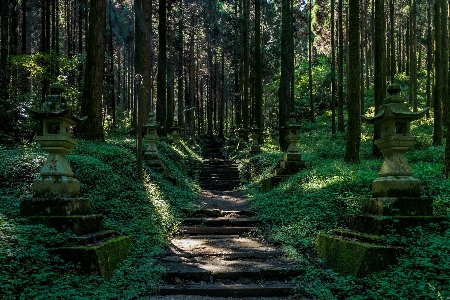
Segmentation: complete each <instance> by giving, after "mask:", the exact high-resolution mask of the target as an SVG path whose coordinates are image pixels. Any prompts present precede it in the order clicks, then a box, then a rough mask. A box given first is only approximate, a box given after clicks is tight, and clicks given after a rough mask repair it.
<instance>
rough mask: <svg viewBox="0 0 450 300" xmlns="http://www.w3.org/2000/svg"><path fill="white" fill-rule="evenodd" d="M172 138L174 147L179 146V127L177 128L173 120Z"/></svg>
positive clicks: (176, 122)
mask: <svg viewBox="0 0 450 300" xmlns="http://www.w3.org/2000/svg"><path fill="white" fill-rule="evenodd" d="M171 129H172V137H173V143H174V144H175V145H179V144H180V139H181V136H180V126H178V120H175V124H174V126H172V128H171Z"/></svg>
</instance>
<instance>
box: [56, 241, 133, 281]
mask: <svg viewBox="0 0 450 300" xmlns="http://www.w3.org/2000/svg"><path fill="white" fill-rule="evenodd" d="M130 246H131V238H130V237H129V236H119V237H114V238H110V239H108V240H106V241H103V242H101V243H99V244H93V245H85V246H73V247H60V248H56V249H54V252H55V253H56V254H58V255H59V256H60V257H61V258H62V259H64V260H66V261H71V262H74V263H79V264H80V268H81V269H80V271H81V273H83V274H89V275H96V276H101V277H103V278H105V279H109V278H111V277H112V276H113V274H114V271H115V270H116V268H117V266H118V265H119V264H120V263H121V262H122V261H124V260H125V259H126V257H127V255H128V251H129V249H130Z"/></svg>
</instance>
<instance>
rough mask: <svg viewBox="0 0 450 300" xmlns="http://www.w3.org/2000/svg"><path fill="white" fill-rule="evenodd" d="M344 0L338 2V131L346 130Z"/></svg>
mask: <svg viewBox="0 0 450 300" xmlns="http://www.w3.org/2000/svg"><path fill="white" fill-rule="evenodd" d="M342 2H343V0H339V2H338V32H339V33H338V35H339V58H338V89H339V90H338V131H339V132H344V128H345V126H344V28H343V16H342V14H343V8H342V6H343V3H342Z"/></svg>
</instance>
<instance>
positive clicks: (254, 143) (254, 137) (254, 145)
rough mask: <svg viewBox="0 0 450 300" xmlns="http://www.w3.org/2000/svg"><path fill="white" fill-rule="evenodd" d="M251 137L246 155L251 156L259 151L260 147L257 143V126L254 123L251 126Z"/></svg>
mask: <svg viewBox="0 0 450 300" xmlns="http://www.w3.org/2000/svg"><path fill="white" fill-rule="evenodd" d="M251 138H252V145H251V146H250V150H249V152H248V155H247V156H253V155H256V154H259V153H261V147H260V146H259V144H258V138H259V128H258V126H256V125H253V126H252V134H251Z"/></svg>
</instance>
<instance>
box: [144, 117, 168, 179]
mask: <svg viewBox="0 0 450 300" xmlns="http://www.w3.org/2000/svg"><path fill="white" fill-rule="evenodd" d="M157 127H158V123H157V122H156V117H155V113H154V112H150V113H149V114H148V122H147V124H145V125H144V128H145V130H146V134H145V135H144V138H145V140H146V141H147V144H148V146H147V149H146V150H145V153H144V159H145V161H146V162H147V164H148V166H149V167H150V168H152V169H154V170H157V171H159V172H164V164H163V162H162V160H161V156H160V155H159V153H158V149H157V148H156V143H157V142H158V140H159V138H158V129H157Z"/></svg>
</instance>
